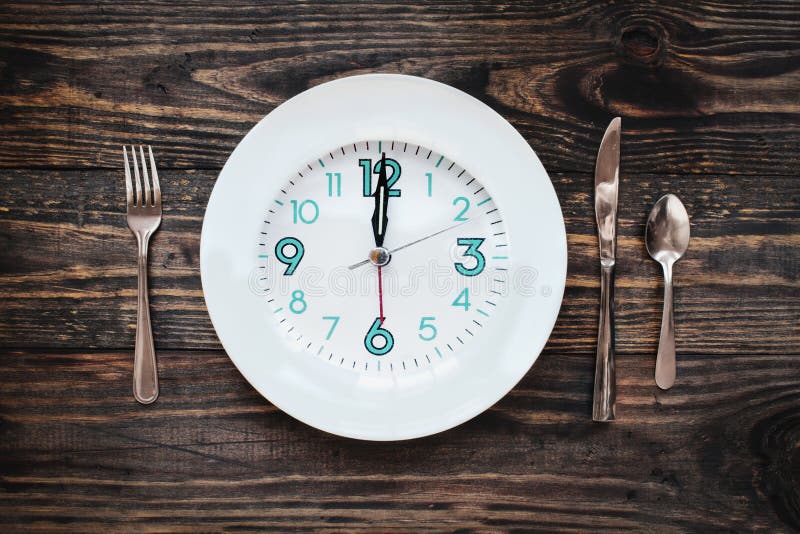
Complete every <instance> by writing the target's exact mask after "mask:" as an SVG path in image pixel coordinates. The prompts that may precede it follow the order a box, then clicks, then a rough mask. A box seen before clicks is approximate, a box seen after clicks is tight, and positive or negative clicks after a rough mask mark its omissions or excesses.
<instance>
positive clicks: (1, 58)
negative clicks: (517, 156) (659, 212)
mask: <svg viewBox="0 0 800 534" xmlns="http://www.w3.org/2000/svg"><path fill="white" fill-rule="evenodd" d="M798 43H800V4H798V3H785V2H769V3H759V4H757V5H753V6H747V7H744V6H740V5H730V6H729V5H725V4H720V3H718V2H712V1H703V2H688V1H685V2H669V3H664V2H655V3H642V2H607V3H596V2H592V1H589V0H583V1H576V2H570V3H566V4H565V3H545V2H514V3H501V4H498V3H494V2H470V3H462V2H446V1H440V2H429V3H426V4H425V5H424V6H410V5H407V4H406V3H397V2H379V3H374V2H373V3H369V4H364V3H351V2H330V3H327V2H326V3H319V2H291V3H285V2H262V3H259V4H258V5H254V4H253V3H252V2H244V1H241V0H237V1H233V2H232V1H229V0H224V1H222V0H213V1H209V2H203V3H202V4H175V3H169V2H148V3H138V2H126V1H121V2H113V3H106V2H100V3H97V2H92V3H89V2H85V3H84V2H71V3H53V2H27V3H15V2H3V3H2V5H0V119H2V120H0V134H2V136H3V143H2V144H0V166H5V167H25V168H32V167H50V168H53V167H55V168H92V167H95V168H96V167H105V168H111V169H116V168H117V166H118V164H119V155H118V152H119V146H120V145H122V144H123V143H129V142H131V141H137V142H145V143H151V144H153V145H156V146H157V147H158V149H159V153H160V157H161V160H162V163H163V166H164V168H177V167H180V168H213V169H219V168H220V167H221V166H222V164H223V163H224V161H225V159H226V158H227V156H228V155H229V154H230V152H231V150H232V149H233V147H234V146H235V145H236V143H237V142H238V141H239V139H240V138H241V137H242V136H243V135H244V134H245V133H246V132H247V131H248V130H249V129H250V128H251V127H252V125H253V124H254V123H255V122H256V121H257V120H259V119H260V118H261V117H262V116H264V115H265V114H266V113H268V112H269V111H270V110H272V109H274V107H275V106H276V105H278V104H280V103H281V102H283V101H285V100H286V99H287V98H289V97H291V96H293V95H295V94H296V93H298V92H300V91H302V90H304V89H306V88H308V87H311V86H314V85H316V84H318V83H320V82H323V81H326V80H329V79H332V78H337V77H341V76H345V75H350V74H361V73H369V72H399V73H405V74H414V75H421V76H427V77H430V78H433V79H435V80H439V81H442V82H445V83H449V84H451V85H454V86H455V87H458V88H460V89H462V90H464V91H467V92H468V93H470V94H472V95H474V96H476V97H477V98H479V99H481V100H483V101H484V102H486V103H488V104H489V105H491V106H493V107H494V108H495V109H497V110H498V111H499V112H500V113H501V114H503V115H504V116H505V117H507V118H508V119H509V120H510V121H511V122H512V123H513V124H514V126H516V127H517V128H518V129H519V130H520V132H521V133H522V135H523V136H524V137H525V138H526V139H527V140H528V141H529V142H530V143H531V145H532V146H533V147H534V149H535V150H537V152H538V154H539V156H540V157H541V159H542V160H543V162H544V164H545V166H546V167H547V168H548V169H549V170H550V171H552V172H556V171H562V172H572V171H579V172H590V171H591V169H592V165H593V162H594V156H595V153H596V150H597V146H598V143H599V141H600V137H601V135H602V132H603V130H604V128H605V126H606V125H607V123H608V121H609V119H610V118H611V117H613V116H615V115H621V116H622V117H623V118H624V120H623V152H624V153H623V158H624V160H623V161H624V169H625V170H627V172H639V173H649V172H651V171H652V170H653V169H657V170H658V172H659V173H680V174H687V173H696V174H720V173H730V174H734V173H745V174H754V175H765V174H787V175H791V174H795V173H796V171H797V163H796V157H795V155H796V154H797V153H798V152H800V104H798V101H797V98H796V94H797V87H798V84H799V83H800V70H799V69H798V68H797V67H798V65H799V64H800V63H799V61H800V54H798V52H799V49H798Z"/></svg>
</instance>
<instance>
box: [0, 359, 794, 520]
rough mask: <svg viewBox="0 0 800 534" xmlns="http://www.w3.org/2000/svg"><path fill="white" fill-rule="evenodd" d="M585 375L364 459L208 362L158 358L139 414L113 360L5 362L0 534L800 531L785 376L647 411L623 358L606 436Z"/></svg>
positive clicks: (689, 363) (750, 368) (755, 375)
mask: <svg viewBox="0 0 800 534" xmlns="http://www.w3.org/2000/svg"><path fill="white" fill-rule="evenodd" d="M593 360H594V358H593V355H592V354H582V355H569V354H563V353H560V352H558V351H547V352H546V353H545V354H543V355H542V356H541V358H540V360H539V361H538V362H537V363H536V365H535V366H534V368H533V370H532V371H531V373H529V374H528V376H527V377H526V378H525V379H523V381H522V382H521V383H520V384H519V385H518V386H517V387H516V388H515V389H514V391H513V392H512V393H511V394H510V395H508V396H507V397H506V398H504V399H503V400H502V401H500V402H499V403H498V404H497V405H496V406H495V407H493V408H492V409H491V410H489V411H488V412H486V413H485V414H483V415H481V416H479V417H477V418H476V419H474V420H473V421H470V422H468V423H466V424H464V425H462V426H460V427H458V428H456V429H453V430H451V431H447V432H445V433H442V434H439V435H436V436H431V437H429V438H425V439H421V440H414V441H410V442H402V443H367V442H355V441H352V440H347V439H344V438H338V437H335V436H331V435H328V434H325V433H322V432H319V431H316V430H314V429H311V428H309V427H306V426H305V425H303V424H302V423H299V422H297V421H295V420H293V419H292V418H290V417H289V416H287V415H285V414H283V413H281V412H279V411H277V410H276V409H275V408H273V407H271V406H270V405H269V404H267V403H266V402H264V401H263V400H262V399H261V397H260V396H258V394H257V393H256V392H255V391H253V390H252V389H251V387H250V386H249V385H247V384H246V383H245V381H244V380H243V379H242V378H241V377H240V376H239V375H238V373H237V372H236V370H235V368H234V367H233V366H232V365H231V363H230V361H229V360H228V359H227V357H226V356H225V355H224V353H221V352H195V351H182V352H168V351H167V352H162V353H161V355H160V360H159V362H160V374H161V385H162V395H161V397H160V398H159V401H158V402H157V403H156V404H154V405H152V406H149V407H146V408H141V407H139V406H137V405H135V403H133V402H132V400H131V398H130V384H131V375H130V373H131V362H132V356H131V353H130V351H127V352H123V353H118V352H89V353H86V352H77V351H70V352H64V351H62V352H56V353H39V352H5V353H4V354H3V356H2V359H0V376H3V381H4V387H3V388H1V389H0V413H2V423H1V424H0V493H2V495H3V498H2V499H0V528H3V529H4V530H5V529H6V528H8V527H13V526H14V525H20V524H23V523H24V524H26V525H27V527H28V528H30V529H33V530H70V531H75V530H82V531H86V530H96V529H98V528H100V527H101V525H102V528H105V529H107V528H109V527H110V528H114V529H115V530H116V529H118V528H123V529H126V530H147V531H150V530H164V529H170V530H185V531H191V530H195V531H196V530H207V529H209V528H211V529H214V530H222V529H240V528H241V529H267V530H285V529H289V528H291V529H299V530H315V531H316V530H336V531H345V530H346V531H352V530H376V529H378V530H409V529H418V528H425V529H433V530H446V531H449V530H454V529H456V528H466V529H478V530H486V529H496V530H506V529H530V530H546V531H550V532H552V531H575V530H589V529H591V530H596V529H602V530H614V531H619V530H636V531H653V530H657V531H685V530H693V531H712V530H713V531H720V530H726V531H727V530H740V531H741V530H750V529H755V530H771V531H775V530H782V529H784V528H785V527H786V526H792V527H793V528H800V515H798V510H800V509H799V508H798V507H797V503H798V499H800V492H799V490H798V488H800V463H798V462H799V461H800V456H798V455H797V453H796V451H797V448H796V447H797V443H798V438H800V408H798V407H800V381H799V380H798V378H800V359H798V358H797V357H795V356H775V355H744V354H739V355H732V356H728V357H726V358H724V359H722V358H719V357H718V356H710V355H691V356H682V357H681V363H680V380H678V383H677V385H676V386H675V388H673V389H672V390H671V391H669V392H662V391H660V390H658V389H657V388H656V386H655V385H654V383H653V378H652V373H653V356H652V354H646V355H641V354H640V355H622V356H621V357H620V358H619V361H618V363H619V366H618V384H619V394H618V395H619V408H618V415H619V420H618V421H617V422H616V423H614V424H609V425H596V424H593V423H592V422H591V421H590V419H589V414H590V413H591V388H592V374H593V366H594V362H593ZM31 376H36V377H38V378H37V379H36V380H31V379H30V377H31ZM731 384H738V385H739V387H731ZM709 485H713V486H712V487H709Z"/></svg>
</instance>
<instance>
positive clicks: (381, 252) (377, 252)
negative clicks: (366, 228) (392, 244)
mask: <svg viewBox="0 0 800 534" xmlns="http://www.w3.org/2000/svg"><path fill="white" fill-rule="evenodd" d="M391 259H392V255H391V254H390V253H389V251H388V250H386V249H385V248H383V247H375V248H373V249H372V250H370V251H369V261H370V263H372V264H373V265H377V266H378V267H383V266H384V265H386V264H387V263H389V261H390V260H391Z"/></svg>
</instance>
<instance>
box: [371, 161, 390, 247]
mask: <svg viewBox="0 0 800 534" xmlns="http://www.w3.org/2000/svg"><path fill="white" fill-rule="evenodd" d="M373 196H374V197H375V211H373V212H372V234H373V236H375V246H376V247H383V238H384V236H385V235H386V225H387V223H388V222H389V217H387V215H386V209H387V208H388V207H389V182H388V180H387V179H386V153H385V152H384V153H383V156H382V157H381V169H380V171H379V172H378V185H377V186H376V187H375V194H374V195H373Z"/></svg>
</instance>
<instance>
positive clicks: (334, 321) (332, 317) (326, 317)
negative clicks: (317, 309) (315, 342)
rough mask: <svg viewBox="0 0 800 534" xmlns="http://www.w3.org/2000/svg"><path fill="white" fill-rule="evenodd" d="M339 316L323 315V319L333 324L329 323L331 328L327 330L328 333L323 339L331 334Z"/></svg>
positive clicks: (327, 338)
mask: <svg viewBox="0 0 800 534" xmlns="http://www.w3.org/2000/svg"><path fill="white" fill-rule="evenodd" d="M340 318H341V316H340V315H325V316H324V317H323V319H324V320H326V321H333V324H331V329H330V330H328V335H327V336H325V341H327V340H329V339H330V338H331V336H332V335H333V331H334V330H336V325H337V324H339V319H340Z"/></svg>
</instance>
